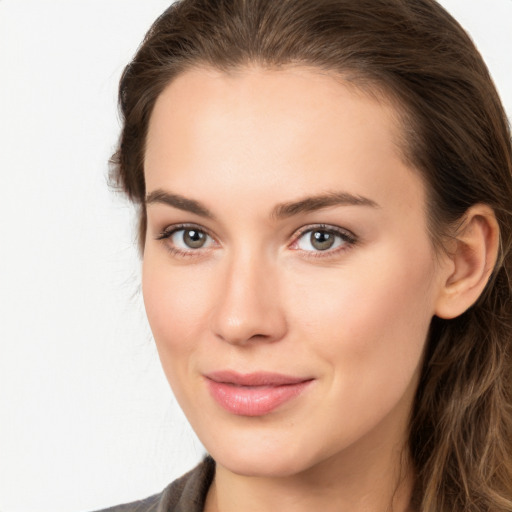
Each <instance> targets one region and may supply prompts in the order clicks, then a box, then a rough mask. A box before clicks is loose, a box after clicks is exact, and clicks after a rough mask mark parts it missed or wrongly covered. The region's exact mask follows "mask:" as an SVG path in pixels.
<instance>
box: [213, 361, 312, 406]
mask: <svg viewBox="0 0 512 512" xmlns="http://www.w3.org/2000/svg"><path fill="white" fill-rule="evenodd" d="M205 378H206V383H207V386H208V388H209V391H210V394H211V396H212V397H213V398H214V400H215V401H216V402H217V403H218V404H219V405H220V406H221V407H222V408H223V409H225V410H227V411H228V412H230V413H232V414H236V415H239V416H263V415H265V414H269V413H270V412H272V411H274V410H275V409H277V408H278V407H280V406H281V405H283V404H285V403H286V402H288V401H290V400H292V399H294V398H295V397H297V396H298V395H300V394H301V393H302V392H303V391H304V390H305V389H306V388H307V387H308V386H309V384H311V383H312V381H313V379H312V378H303V377H292V376H288V375H282V374H278V373H267V372H258V373H250V374H239V373H236V372H231V371H221V372H213V373H209V374H207V375H205Z"/></svg>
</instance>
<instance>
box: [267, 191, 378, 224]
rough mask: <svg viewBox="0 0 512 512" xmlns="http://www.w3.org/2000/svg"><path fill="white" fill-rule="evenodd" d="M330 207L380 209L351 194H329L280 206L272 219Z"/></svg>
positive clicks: (371, 202) (273, 213)
mask: <svg viewBox="0 0 512 512" xmlns="http://www.w3.org/2000/svg"><path fill="white" fill-rule="evenodd" d="M330 206H369V207H371V208H380V206H379V205H378V204H377V203H376V202H375V201H373V200H371V199H368V198H366V197H363V196H358V195H353V194H349V193H348V192H328V193H326V194H320V195H316V196H309V197H305V198H304V199H300V200H298V201H291V202H289V203H282V204H279V205H277V206H276V207H275V208H274V210H273V211H272V217H273V218H276V219H282V218H286V217H292V216H294V215H298V214H299V213H308V212H314V211H316V210H321V209H322V208H328V207H330Z"/></svg>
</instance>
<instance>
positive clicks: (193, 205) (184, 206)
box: [145, 189, 215, 219]
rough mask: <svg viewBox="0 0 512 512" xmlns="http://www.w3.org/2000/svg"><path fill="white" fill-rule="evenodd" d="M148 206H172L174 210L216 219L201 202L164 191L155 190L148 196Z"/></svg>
mask: <svg viewBox="0 0 512 512" xmlns="http://www.w3.org/2000/svg"><path fill="white" fill-rule="evenodd" d="M145 203H146V206H147V205H148V204H155V203H159V204H166V205H167V206H172V207H173V208H178V209H179V210H184V211H186V212H190V213H194V214H195V215H199V216H200V217H207V218H208V219H214V218H215V217H214V215H213V214H212V213H211V212H210V210H208V208H206V206H204V205H202V204H201V203H200V202H199V201H195V200H194V199H188V198H186V197H184V196H180V195H178V194H171V193H169V192H165V191H164V190H160V189H159V190H155V191H153V192H151V193H150V194H148V195H147V196H146V201H145Z"/></svg>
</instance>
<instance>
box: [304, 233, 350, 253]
mask: <svg viewBox="0 0 512 512" xmlns="http://www.w3.org/2000/svg"><path fill="white" fill-rule="evenodd" d="M351 243H353V239H352V238H351V237H350V236H349V235H348V234H345V233H341V232H338V231H335V230H332V229H321V228H316V229H310V230H308V231H305V232H304V233H302V235H301V236H300V237H299V238H298V239H297V241H296V242H295V245H296V248H297V249H300V250H301V251H316V252H317V251H329V250H333V249H337V248H338V247H341V246H343V245H344V244H351Z"/></svg>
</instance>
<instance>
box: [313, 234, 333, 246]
mask: <svg viewBox="0 0 512 512" xmlns="http://www.w3.org/2000/svg"><path fill="white" fill-rule="evenodd" d="M333 244H334V236H333V235H332V233H328V232H326V231H315V232H313V233H311V245H312V246H313V247H314V248H315V249H318V250H319V251H325V250H327V249H330V248H331V247H332V246H333Z"/></svg>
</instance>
